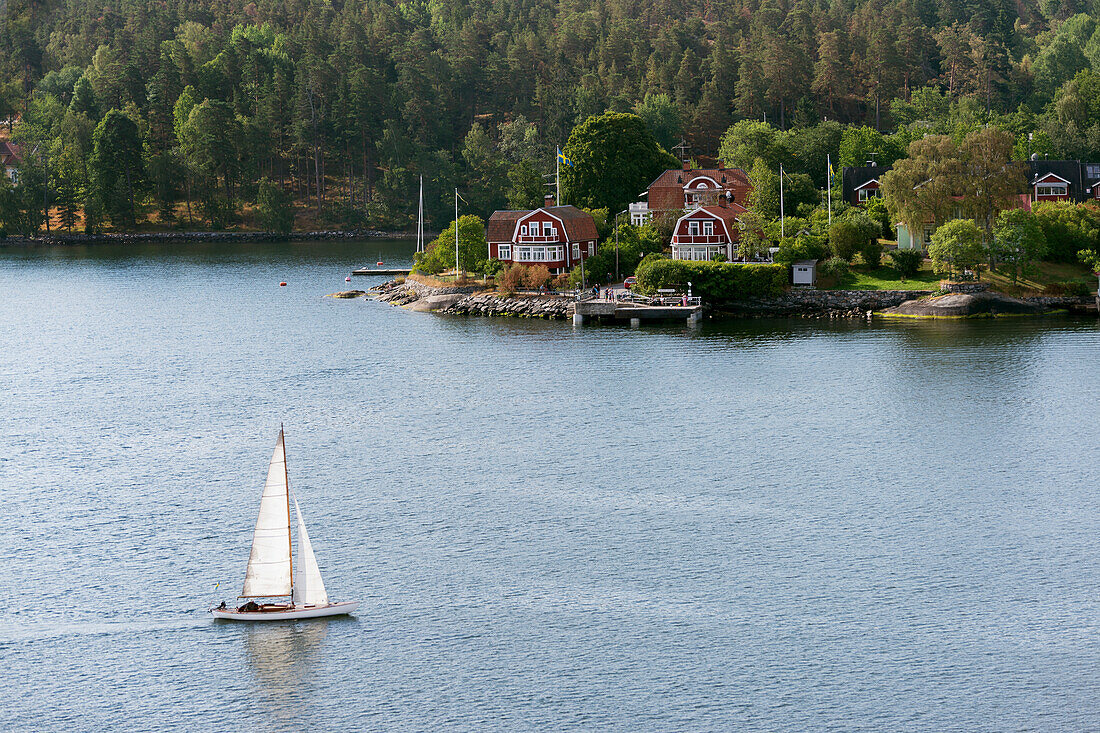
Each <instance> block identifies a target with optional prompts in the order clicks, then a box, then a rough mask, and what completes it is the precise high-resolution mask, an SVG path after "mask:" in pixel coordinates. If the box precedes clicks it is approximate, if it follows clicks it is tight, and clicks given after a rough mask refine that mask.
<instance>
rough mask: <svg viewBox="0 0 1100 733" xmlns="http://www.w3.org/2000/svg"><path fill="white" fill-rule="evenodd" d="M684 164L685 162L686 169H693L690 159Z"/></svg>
mask: <svg viewBox="0 0 1100 733" xmlns="http://www.w3.org/2000/svg"><path fill="white" fill-rule="evenodd" d="M683 164H684V170H686V171H689V170H691V161H690V160H685V161H683Z"/></svg>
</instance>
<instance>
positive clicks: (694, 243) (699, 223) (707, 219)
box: [672, 204, 747, 261]
mask: <svg viewBox="0 0 1100 733" xmlns="http://www.w3.org/2000/svg"><path fill="white" fill-rule="evenodd" d="M746 211H747V209H745V207H744V206H741V205H739V204H722V205H717V206H701V207H699V208H698V209H695V210H694V211H689V212H688V213H686V214H684V215H683V216H681V217H680V218H679V219H678V220H677V221H676V226H675V228H674V229H673V234H672V259H674V260H701V261H709V260H713V259H715V258H716V257H717V256H718V255H722V256H724V257H725V258H726V259H727V260H732V259H733V258H734V256H735V254H736V252H737V246H738V242H740V241H741V229H740V228H739V226H738V221H737V217H739V216H741V215H742V214H744V213H745V212H746Z"/></svg>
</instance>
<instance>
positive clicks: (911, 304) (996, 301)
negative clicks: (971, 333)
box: [882, 291, 1047, 318]
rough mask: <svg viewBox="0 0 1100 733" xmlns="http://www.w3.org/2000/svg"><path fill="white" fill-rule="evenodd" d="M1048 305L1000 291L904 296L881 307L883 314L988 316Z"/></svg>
mask: <svg viewBox="0 0 1100 733" xmlns="http://www.w3.org/2000/svg"><path fill="white" fill-rule="evenodd" d="M1046 311H1047V309H1046V308H1045V307H1044V306H1042V305H1040V304H1038V303H1029V302H1027V301H1025V300H1018V299H1017V298H1011V297H1009V296H1007V295H1004V294H1002V293H994V292H990V291H984V292H980V293H948V294H947V295H940V296H933V297H931V298H921V299H919V300H907V301H905V302H904V303H902V304H901V305H898V306H895V307H893V308H887V309H886V310H884V311H882V315H884V316H901V317H910V318H982V317H985V318H990V317H994V316H1009V315H1033V314H1035V315H1037V314H1040V313H1045V312H1046Z"/></svg>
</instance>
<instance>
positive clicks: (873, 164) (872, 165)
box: [866, 160, 877, 168]
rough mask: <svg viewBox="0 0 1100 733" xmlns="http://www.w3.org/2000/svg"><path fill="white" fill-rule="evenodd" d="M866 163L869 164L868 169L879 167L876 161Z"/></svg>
mask: <svg viewBox="0 0 1100 733" xmlns="http://www.w3.org/2000/svg"><path fill="white" fill-rule="evenodd" d="M866 162H867V167H868V168H874V167H875V166H876V165H877V163H875V161H873V160H868V161H866Z"/></svg>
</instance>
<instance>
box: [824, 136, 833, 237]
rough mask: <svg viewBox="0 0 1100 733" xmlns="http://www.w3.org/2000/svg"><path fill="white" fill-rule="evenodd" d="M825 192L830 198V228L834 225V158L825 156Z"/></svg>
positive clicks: (830, 155)
mask: <svg viewBox="0 0 1100 733" xmlns="http://www.w3.org/2000/svg"><path fill="white" fill-rule="evenodd" d="M825 168H826V171H825V191H826V195H827V196H828V197H829V226H832V225H833V156H832V154H826V155H825Z"/></svg>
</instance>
